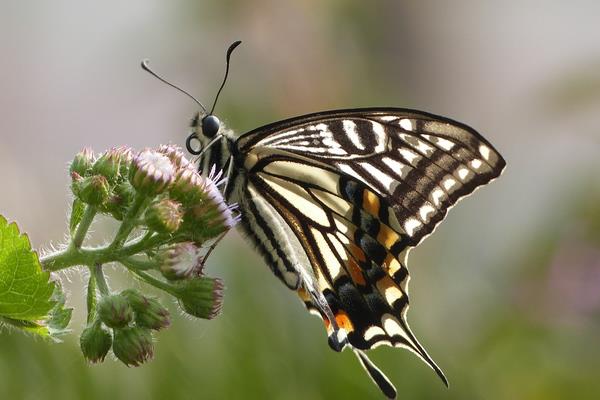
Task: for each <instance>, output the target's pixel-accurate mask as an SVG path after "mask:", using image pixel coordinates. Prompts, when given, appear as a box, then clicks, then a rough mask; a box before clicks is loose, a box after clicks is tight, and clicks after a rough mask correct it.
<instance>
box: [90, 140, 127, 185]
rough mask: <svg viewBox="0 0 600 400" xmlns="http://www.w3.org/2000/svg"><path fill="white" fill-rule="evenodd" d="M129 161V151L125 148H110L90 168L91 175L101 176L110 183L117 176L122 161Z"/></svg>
mask: <svg viewBox="0 0 600 400" xmlns="http://www.w3.org/2000/svg"><path fill="white" fill-rule="evenodd" d="M130 159H131V150H130V149H129V148H127V147H118V148H112V149H110V150H108V151H107V152H105V153H104V154H102V155H101V156H100V158H98V160H96V162H95V163H94V166H93V167H92V173H94V174H96V175H102V176H104V177H105V178H106V179H108V180H109V181H111V182H114V181H115V180H116V179H117V177H118V176H119V170H120V168H121V164H122V160H130Z"/></svg>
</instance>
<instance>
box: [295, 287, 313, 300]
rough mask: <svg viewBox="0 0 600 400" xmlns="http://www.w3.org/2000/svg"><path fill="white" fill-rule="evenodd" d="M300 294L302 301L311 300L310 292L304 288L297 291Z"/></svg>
mask: <svg viewBox="0 0 600 400" xmlns="http://www.w3.org/2000/svg"><path fill="white" fill-rule="evenodd" d="M297 292H298V296H300V299H302V301H305V302H306V301H309V300H310V296H309V295H308V292H307V291H306V290H305V289H304V288H302V287H301V288H300V289H298V290H297Z"/></svg>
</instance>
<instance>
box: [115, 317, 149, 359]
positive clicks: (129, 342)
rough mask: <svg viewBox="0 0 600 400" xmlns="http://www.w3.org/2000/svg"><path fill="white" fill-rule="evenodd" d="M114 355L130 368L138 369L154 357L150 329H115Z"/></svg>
mask: <svg viewBox="0 0 600 400" xmlns="http://www.w3.org/2000/svg"><path fill="white" fill-rule="evenodd" d="M113 353H115V356H117V358H118V359H119V360H121V362H123V364H125V365H127V366H128V367H131V366H134V367H137V366H139V365H141V364H143V363H144V362H146V361H149V360H151V359H152V357H153V356H154V344H153V343H152V334H151V333H150V330H149V329H146V328H140V327H137V326H135V327H128V328H122V329H115V338H114V343H113Z"/></svg>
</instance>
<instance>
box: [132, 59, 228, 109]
mask: <svg viewBox="0 0 600 400" xmlns="http://www.w3.org/2000/svg"><path fill="white" fill-rule="evenodd" d="M149 63H150V60H148V59H147V58H146V59H145V60H142V69H143V70H144V71H146V72H148V73H149V74H150V75H152V76H154V77H155V78H156V79H158V80H159V81H161V82H163V83H166V84H167V85H169V86H171V87H172V88H175V89H177V90H179V91H180V92H181V93H183V94H185V95H187V96H188V97H189V98H191V99H192V100H194V101H195V102H196V103H197V104H198V105H199V106H200V107H201V108H202V111H204V113H206V107H204V105H203V104H202V103H200V101H198V99H197V98H195V97H194V96H192V95H191V94H189V93H188V92H186V91H185V90H183V89H182V88H180V87H179V86H176V85H174V84H172V83H171V82H169V81H168V80H166V79H165V78H163V77H162V76H160V75H158V74H157V73H156V72H154V71H152V70H151V69H150V66H149ZM228 64H229V61H228ZM217 96H218V95H217ZM213 108H214V106H213ZM211 113H212V111H211Z"/></svg>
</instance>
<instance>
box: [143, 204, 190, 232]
mask: <svg viewBox="0 0 600 400" xmlns="http://www.w3.org/2000/svg"><path fill="white" fill-rule="evenodd" d="M182 219H183V213H182V211H181V204H179V203H177V202H175V201H173V200H169V199H163V200H161V201H159V202H157V203H154V204H152V205H150V207H148V209H147V210H146V214H145V220H146V225H148V228H150V230H153V231H155V232H158V233H173V232H175V231H176V230H177V229H179V226H180V225H181V221H182Z"/></svg>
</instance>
